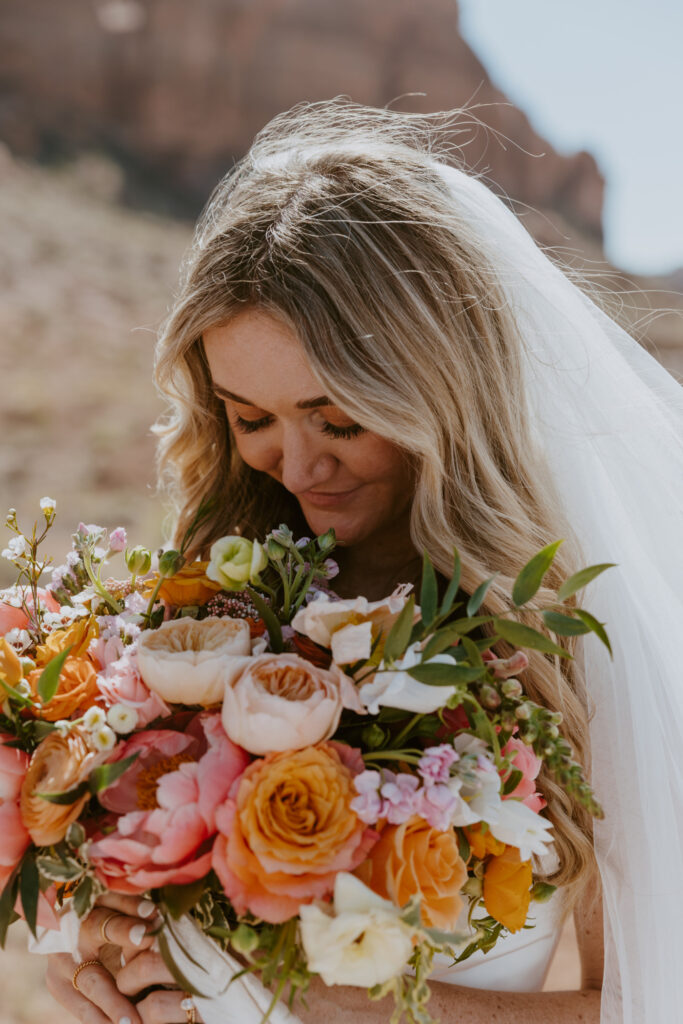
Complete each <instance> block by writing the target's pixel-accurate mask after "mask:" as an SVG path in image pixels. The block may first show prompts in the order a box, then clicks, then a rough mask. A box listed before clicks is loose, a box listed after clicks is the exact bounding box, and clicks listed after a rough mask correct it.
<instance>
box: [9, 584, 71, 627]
mask: <svg viewBox="0 0 683 1024" xmlns="http://www.w3.org/2000/svg"><path fill="white" fill-rule="evenodd" d="M38 598H39V601H40V605H41V608H43V610H44V611H48V612H58V611H59V601H57V600H56V599H55V598H54V597H53V596H52V594H51V593H50V591H49V590H43V589H42V588H41V589H40V590H39V591H38ZM24 603H25V604H26V607H27V608H28V611H29V613H30V612H32V611H33V597H32V595H31V591H30V590H29V589H28V587H8V588H7V589H6V590H2V591H0V633H9V631H10V629H26V627H27V626H28V623H29V616H28V615H27V614H26V611H25V610H24V608H23V604H24Z"/></svg>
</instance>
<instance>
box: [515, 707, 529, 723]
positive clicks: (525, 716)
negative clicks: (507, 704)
mask: <svg viewBox="0 0 683 1024" xmlns="http://www.w3.org/2000/svg"><path fill="white" fill-rule="evenodd" d="M515 718H517V719H519V721H520V722H527V721H528V720H529V719H530V718H531V706H530V705H529V704H520V705H519V707H518V708H515Z"/></svg>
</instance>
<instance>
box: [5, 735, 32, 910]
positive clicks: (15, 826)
mask: <svg viewBox="0 0 683 1024" xmlns="http://www.w3.org/2000/svg"><path fill="white" fill-rule="evenodd" d="M13 740H14V736H8V735H5V734H4V733H0V892H2V890H3V889H4V887H5V884H6V882H7V880H8V878H9V876H10V875H11V874H12V872H13V871H14V869H15V867H16V866H17V864H18V863H19V861H20V860H21V858H22V857H23V855H24V851H25V850H26V847H27V846H28V845H29V843H30V841H31V837H30V836H29V834H28V832H27V831H26V829H25V828H24V824H23V822H22V820H21V814H20V812H19V794H20V793H21V784H22V782H23V781H24V778H25V776H26V770H27V768H28V761H29V758H28V754H25V753H24V752H23V750H17V749H16V747H8V746H6V744H7V743H10V742H12V741H13Z"/></svg>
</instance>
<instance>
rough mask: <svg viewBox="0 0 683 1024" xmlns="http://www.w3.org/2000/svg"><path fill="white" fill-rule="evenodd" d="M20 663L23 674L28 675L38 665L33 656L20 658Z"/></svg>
mask: <svg viewBox="0 0 683 1024" xmlns="http://www.w3.org/2000/svg"><path fill="white" fill-rule="evenodd" d="M19 663H20V665H21V674H22V675H23V676H27V675H28V674H29V672H33V670H34V668H35V667H36V663H35V661H33V659H32V658H25V657H23V658H19Z"/></svg>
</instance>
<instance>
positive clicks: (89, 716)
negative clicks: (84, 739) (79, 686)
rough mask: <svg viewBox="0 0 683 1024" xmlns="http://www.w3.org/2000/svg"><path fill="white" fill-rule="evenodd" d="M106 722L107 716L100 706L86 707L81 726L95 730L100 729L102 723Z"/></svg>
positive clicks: (90, 730)
mask: <svg viewBox="0 0 683 1024" xmlns="http://www.w3.org/2000/svg"><path fill="white" fill-rule="evenodd" d="M106 722H107V716H106V715H105V713H104V711H103V709H102V708H98V707H92V708H88V710H87V711H86V713H85V714H84V715H83V726H84V728H85V729H87V730H88V732H95V730H96V729H101V728H102V726H103V725H106Z"/></svg>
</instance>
